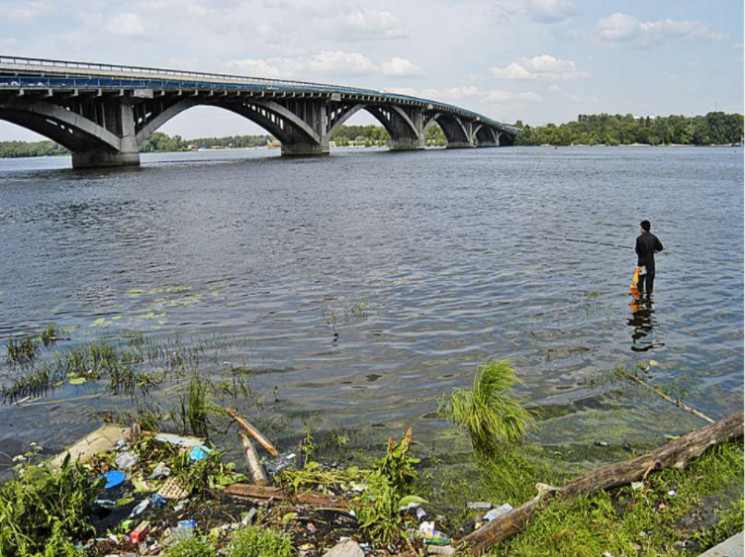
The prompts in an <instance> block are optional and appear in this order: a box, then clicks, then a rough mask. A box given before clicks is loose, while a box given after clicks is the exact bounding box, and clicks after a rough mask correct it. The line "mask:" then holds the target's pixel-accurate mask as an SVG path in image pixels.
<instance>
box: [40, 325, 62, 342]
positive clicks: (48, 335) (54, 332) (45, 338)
mask: <svg viewBox="0 0 745 557" xmlns="http://www.w3.org/2000/svg"><path fill="white" fill-rule="evenodd" d="M60 333H61V331H60V330H59V329H58V328H57V327H55V326H54V325H53V324H52V323H50V324H49V325H47V328H46V329H44V330H43V331H42V332H41V342H42V343H43V344H44V346H49V345H50V344H52V343H53V342H57V341H58V340H59V338H60Z"/></svg>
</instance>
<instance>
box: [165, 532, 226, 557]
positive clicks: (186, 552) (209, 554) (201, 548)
mask: <svg viewBox="0 0 745 557" xmlns="http://www.w3.org/2000/svg"><path fill="white" fill-rule="evenodd" d="M166 557H217V550H215V548H214V547H212V544H210V543H209V542H208V541H207V540H205V539H203V538H201V537H199V536H194V537H192V538H189V539H186V540H181V541H179V542H178V543H175V544H174V545H172V546H170V547H169V548H168V549H167V550H166Z"/></svg>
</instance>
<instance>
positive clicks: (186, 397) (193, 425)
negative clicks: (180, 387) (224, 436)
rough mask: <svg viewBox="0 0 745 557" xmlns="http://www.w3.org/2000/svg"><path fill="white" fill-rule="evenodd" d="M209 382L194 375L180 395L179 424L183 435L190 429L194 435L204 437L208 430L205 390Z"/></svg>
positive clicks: (196, 374)
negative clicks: (182, 429)
mask: <svg viewBox="0 0 745 557" xmlns="http://www.w3.org/2000/svg"><path fill="white" fill-rule="evenodd" d="M208 386H209V382H208V381H207V380H206V379H203V378H202V377H201V376H200V375H199V374H198V373H195V374H194V375H193V376H192V378H191V381H189V388H188V389H187V391H186V393H185V394H183V395H181V397H180V398H181V400H180V410H181V423H182V425H183V428H184V433H186V432H187V427H188V429H191V431H192V433H194V435H198V436H206V435H207V434H208V430H209V418H208V416H207V388H208Z"/></svg>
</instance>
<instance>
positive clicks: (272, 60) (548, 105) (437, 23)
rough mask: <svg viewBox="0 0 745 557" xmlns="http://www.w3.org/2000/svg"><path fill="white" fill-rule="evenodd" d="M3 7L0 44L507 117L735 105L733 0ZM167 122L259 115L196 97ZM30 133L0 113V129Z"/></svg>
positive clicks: (230, 127) (198, 127) (334, 0)
mask: <svg viewBox="0 0 745 557" xmlns="http://www.w3.org/2000/svg"><path fill="white" fill-rule="evenodd" d="M0 15H1V16H2V17H0V53H2V54H7V55H17V56H28V57H40V58H55V59H68V60H84V61H94V62H108V63H119V64H133V65H143V66H155V67H170V68H179V69H192V70H201V71H213V72H220V73H235V74H242V75H253V76H265V77H281V78H292V79H302V80H308V81H320V82H328V83H339V84H344V85H352V86H361V87H369V88H374V89H384V90H391V91H399V92H404V93H408V94H414V95H417V96H422V97H426V98H432V99H437V100H441V101H445V102H449V103H452V104H457V105H460V106H463V107H465V108H469V109H471V110H475V111H477V112H480V113H483V114H485V115H487V116H490V117H492V118H495V119H498V120H501V121H504V122H515V121H516V120H522V121H523V122H526V123H530V124H535V125H538V124H545V123H547V122H555V123H560V122H565V121H569V120H573V119H575V118H576V117H577V115H578V114H593V113H599V112H610V113H623V114H626V113H632V114H635V115H657V114H660V115H667V114H673V113H674V114H687V115H694V114H704V113H706V112H708V111H711V110H723V111H726V112H742V111H743V2H742V0H715V1H712V0H705V1H704V0H644V1H641V0H623V1H621V0H603V1H597V0H491V1H490V0H377V1H376V2H374V3H372V2H367V3H362V2H354V1H348V0H313V1H308V0H293V1H284V0H275V1H270V0H209V1H208V0H117V1H112V0H88V1H80V0H0ZM367 118H369V117H367ZM367 118H366V117H365V116H362V115H359V116H355V117H354V119H353V120H350V122H349V123H372V122H373V120H372V119H369V120H368V119H367ZM162 131H165V132H168V133H179V134H181V135H183V136H184V137H187V138H191V137H198V136H206V135H227V134H242V133H258V132H259V131H260V129H259V128H257V127H256V126H255V125H253V124H251V123H249V122H246V121H245V120H242V119H241V118H240V117H238V116H236V115H234V114H231V113H227V112H225V111H220V110H219V109H214V108H213V109H210V108H199V109H193V110H191V111H187V112H185V113H182V114H181V115H179V116H178V117H176V118H174V119H173V120H172V121H171V122H169V123H168V124H167V125H166V126H165V127H164V128H163V129H162ZM34 138H38V136H36V135H35V134H32V133H31V132H28V131H26V130H23V129H21V128H18V127H16V126H13V125H11V124H8V123H4V122H0V140H2V139H34Z"/></svg>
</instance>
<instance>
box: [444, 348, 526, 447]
mask: <svg viewBox="0 0 745 557" xmlns="http://www.w3.org/2000/svg"><path fill="white" fill-rule="evenodd" d="M515 383H520V381H519V379H518V378H517V376H516V373H515V370H514V369H513V368H512V367H510V366H509V365H508V363H507V361H505V360H498V361H495V362H490V363H488V364H484V365H480V366H478V368H477V369H476V375H475V377H474V380H473V390H465V389H456V390H455V391H453V393H452V394H451V395H450V399H449V400H446V401H442V402H441V404H440V409H439V412H440V414H441V415H442V416H445V417H446V418H447V419H448V420H450V421H451V422H454V423H456V424H458V425H459V426H461V427H463V428H465V429H467V430H468V432H469V433H470V434H471V440H472V441H473V444H474V446H475V447H476V448H481V449H496V448H498V447H499V445H500V444H504V443H512V442H515V441H519V440H521V439H522V438H523V437H525V435H526V433H527V432H528V430H530V429H532V428H534V427H535V420H534V419H533V417H532V415H531V414H530V412H529V411H527V410H525V409H524V408H523V407H522V406H521V405H520V403H519V402H518V401H516V400H514V399H513V398H511V396H510V395H511V394H512V386H513V385H514V384H515Z"/></svg>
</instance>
